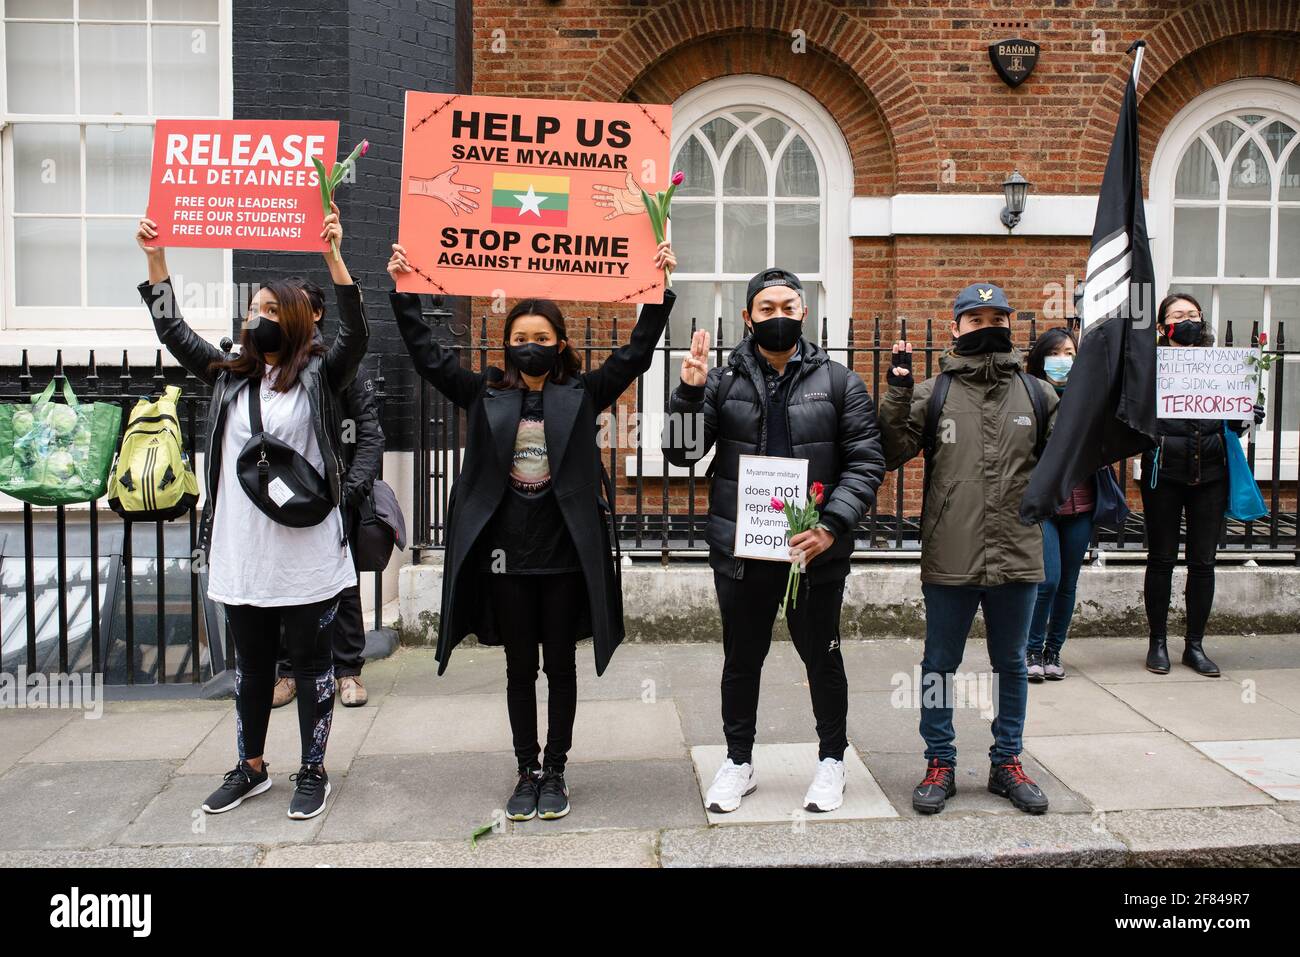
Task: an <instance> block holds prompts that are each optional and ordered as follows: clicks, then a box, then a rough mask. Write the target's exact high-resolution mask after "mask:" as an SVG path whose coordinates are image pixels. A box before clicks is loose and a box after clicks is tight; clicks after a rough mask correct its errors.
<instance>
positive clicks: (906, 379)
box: [885, 366, 916, 389]
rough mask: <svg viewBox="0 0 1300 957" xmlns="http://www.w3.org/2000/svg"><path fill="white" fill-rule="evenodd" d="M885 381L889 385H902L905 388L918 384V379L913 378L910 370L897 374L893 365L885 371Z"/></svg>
mask: <svg viewBox="0 0 1300 957" xmlns="http://www.w3.org/2000/svg"><path fill="white" fill-rule="evenodd" d="M885 383H886V384H887V385H901V386H902V387H903V388H905V389H910V388H912V387H913V386H915V385H916V380H915V379H913V378H912V373H911V372H910V371H909V372H908V373H906V374H905V375H896V374H895V373H894V369H893V367H892V366H891V367H890V369H889V371H888V372H886V373H885Z"/></svg>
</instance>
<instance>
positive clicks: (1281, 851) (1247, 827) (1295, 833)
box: [1102, 807, 1300, 867]
mask: <svg viewBox="0 0 1300 957" xmlns="http://www.w3.org/2000/svg"><path fill="white" fill-rule="evenodd" d="M1102 823H1103V824H1104V826H1105V828H1106V830H1107V831H1109V832H1110V833H1111V834H1114V835H1115V836H1116V837H1118V838H1119V839H1120V840H1122V841H1123V842H1124V843H1125V844H1127V845H1128V848H1129V852H1130V859H1131V862H1132V863H1133V864H1135V865H1138V866H1144V867H1150V866H1159V867H1263V866H1270V867H1294V866H1296V865H1297V864H1300V822H1296V821H1289V820H1287V819H1286V818H1285V817H1283V816H1282V815H1280V814H1278V813H1277V812H1276V811H1275V810H1274V809H1273V808H1271V807H1258V808H1204V809H1193V810H1185V809H1172V810H1162V811H1115V812H1111V813H1109V814H1105V815H1104V818H1103V820H1102Z"/></svg>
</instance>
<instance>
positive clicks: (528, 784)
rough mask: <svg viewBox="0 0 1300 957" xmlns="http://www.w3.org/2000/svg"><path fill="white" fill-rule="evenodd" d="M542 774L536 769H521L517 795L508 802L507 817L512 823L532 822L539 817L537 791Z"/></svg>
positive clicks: (516, 790) (516, 786)
mask: <svg viewBox="0 0 1300 957" xmlns="http://www.w3.org/2000/svg"><path fill="white" fill-rule="evenodd" d="M541 780H542V772H541V771H539V770H537V769H536V768H520V769H519V783H518V784H516V785H515V793H514V794H512V795H510V800H508V801H506V817H508V818H509V819H510V820H512V821H531V820H532V819H533V818H535V817H536V816H537V790H538V787H539V786H540V784H541Z"/></svg>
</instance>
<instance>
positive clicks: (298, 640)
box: [136, 206, 369, 819]
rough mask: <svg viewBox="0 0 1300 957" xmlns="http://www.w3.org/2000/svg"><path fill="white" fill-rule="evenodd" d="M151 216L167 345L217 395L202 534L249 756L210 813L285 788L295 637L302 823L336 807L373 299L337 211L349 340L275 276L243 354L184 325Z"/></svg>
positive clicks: (265, 288) (252, 309)
mask: <svg viewBox="0 0 1300 957" xmlns="http://www.w3.org/2000/svg"><path fill="white" fill-rule="evenodd" d="M157 236H158V231H157V228H156V225H155V223H154V222H153V221H152V220H150V219H142V220H141V221H140V225H139V229H138V231H137V232H136V241H137V242H138V243H139V245H140V248H141V249H143V250H144V252H145V256H146V258H147V260H148V263H149V278H148V280H147V281H145V282H143V283H141V284H140V287H139V289H140V296H141V298H143V299H144V301H145V304H146V305H148V307H149V314H150V316H151V317H152V318H153V322H154V328H155V330H156V331H157V333H158V338H159V339H160V340H161V341H162V343H163V345H165V346H166V347H167V350H168V351H169V352H170V353H171V354H172V355H173V356H175V357H176V359H177V361H178V362H180V364H181V365H182V366H184V367H185V368H186V369H187V370H188V371H189V372H190V373H192V374H193V375H194V376H196V377H197V378H198V379H199V380H201V381H202V382H205V383H207V384H208V385H210V386H211V387H212V398H211V400H210V402H209V405H208V418H207V422H208V427H207V428H208V440H207V445H206V449H207V468H206V471H207V475H206V479H207V490H208V498H207V503H206V504H205V506H204V509H203V521H202V526H201V531H200V533H199V554H200V555H201V556H206V562H207V566H208V585H207V587H208V597H209V598H211V599H212V600H213V601H216V602H219V603H221V604H222V605H223V606H224V608H225V614H226V628H227V630H228V632H229V634H230V635H231V637H232V639H233V642H234V646H235V717H236V723H235V728H236V740H237V743H238V750H239V761H238V763H237V764H236V765H235V767H234V769H233V770H231V771H229V772H228V773H227V774H226V776H225V779H224V781H223V783H222V785H221V786H220V787H219V788H218V789H217V790H216V791H214V792H213V793H212V795H211V796H210V797H209V798H208V799H207V800H206V801H205V802H204V803H203V810H204V811H206V812H208V813H209V814H219V813H221V812H223V811H230V810H233V809H234V808H236V807H238V806H239V805H240V804H241V803H242V802H243V801H244V800H245V799H247V798H250V797H253V796H255V795H257V794H261V793H262V792H264V791H266V790H267V789H268V788H270V786H271V777H270V774H269V771H268V765H267V764H266V762H265V761H264V760H263V749H264V745H265V743H266V731H267V725H268V722H269V720H270V715H271V698H272V690H273V688H274V685H275V673H276V658H277V657H278V651H279V644H280V633H281V629H283V632H284V641H285V644H286V646H287V647H288V650H289V655H290V657H291V659H292V661H293V667H294V676H295V678H296V679H297V685H298V689H299V693H298V726H299V733H300V737H301V744H302V765H301V767H300V768H299V770H298V773H297V774H295V775H292V776H291V778H290V780H292V781H294V782H295V788H294V794H293V798H292V801H291V803H290V805H289V817H291V818H298V819H302V818H310V817H315V816H316V815H317V814H319V813H320V812H321V811H322V810H324V808H325V799H326V798H327V797H328V795H329V791H330V784H329V777H328V775H327V774H326V773H325V746H326V743H327V741H328V739H329V732H330V723H331V719H332V716H333V705H334V691H335V687H334V667H333V659H332V639H333V634H334V630H335V629H336V627H337V626H338V621H339V618H338V608H339V595H340V593H341V592H342V591H343V590H344V589H346V588H348V587H349V586H351V585H354V584H355V581H356V573H355V571H354V570H353V565H352V558H351V556H350V555H349V552H348V543H347V538H346V536H345V535H344V525H343V520H342V516H341V513H340V511H339V501H340V485H341V473H342V469H341V466H340V462H341V461H342V456H341V454H340V439H341V425H340V416H339V413H338V409H337V405H336V403H337V397H338V395H339V393H340V392H342V391H343V390H344V389H346V388H347V386H348V385H349V384H350V383H351V382H352V380H353V378H355V376H356V372H357V367H358V366H359V365H360V363H361V360H362V357H363V356H364V355H365V353H366V342H367V339H368V337H369V330H368V328H367V325H366V318H365V314H364V312H363V311H362V306H361V293H360V291H359V290H358V288H357V286H356V284H355V283H353V281H352V276H351V275H350V274H349V273H348V270H347V267H346V266H345V265H344V264H343V261H342V259H341V258H339V259H336V258H335V257H334V254H332V253H331V252H330V249H329V245H328V244H330V243H333V244H334V245H335V247H337V245H338V244H339V243H340V242H341V241H342V238H343V229H342V227H341V226H340V225H339V216H338V207H337V206H335V207H333V212H332V213H331V214H330V215H329V216H326V217H325V221H324V228H323V229H322V230H321V235H320V238H321V241H322V243H324V244H326V247H325V264H326V266H327V267H328V268H329V271H330V275H331V277H332V278H333V280H334V294H335V296H336V298H337V299H338V303H339V334H338V337H337V338H336V339H335V340H334V341H333V342H332V343H331V344H330V345H329V347H328V348H327V347H326V346H325V345H324V343H322V342H320V341H319V340H318V339H317V338H316V336H315V324H314V314H313V312H312V308H311V304H310V302H309V300H308V298H307V294H306V293H305V292H304V291H303V289H302V286H301V285H300V284H299V282H296V281H290V280H271V281H268V282H265V283H263V284H262V287H261V288H260V289H259V290H258V291H257V294H256V295H254V296H253V300H252V302H251V303H250V305H249V309H248V319H247V321H246V322H245V323H244V327H243V331H242V332H241V334H240V350H239V352H238V354H236V355H235V356H233V357H230V356H228V355H226V354H224V353H222V352H221V351H220V350H219V349H217V348H216V347H215V346H213V345H211V344H210V343H208V342H206V341H205V340H204V339H202V338H201V337H199V336H198V335H197V334H196V333H195V332H194V330H193V329H191V328H190V327H189V326H188V325H187V324H186V322H185V320H184V319H183V318H182V317H181V314H180V309H179V308H178V305H177V301H176V293H175V291H174V290H173V288H172V284H171V279H170V276H169V273H168V270H167V260H166V253H165V250H164V249H163V248H162V247H160V246H153V245H150V242H151V241H152V240H154V239H155V238H156V237H157Z"/></svg>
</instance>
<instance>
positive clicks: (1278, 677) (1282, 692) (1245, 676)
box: [1232, 668, 1300, 712]
mask: <svg viewBox="0 0 1300 957" xmlns="http://www.w3.org/2000/svg"><path fill="white" fill-rule="evenodd" d="M1232 678H1233V680H1234V681H1236V682H1237V683H1238V685H1242V686H1245V683H1246V682H1253V687H1254V690H1255V691H1256V692H1257V693H1258V694H1260V695H1262V696H1263V697H1265V698H1268V699H1269V700H1270V701H1275V702H1277V703H1278V704H1280V705H1282V707H1284V708H1288V709H1289V710H1291V711H1296V712H1300V668H1271V669H1268V670H1260V671H1234V672H1233V673H1232Z"/></svg>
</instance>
